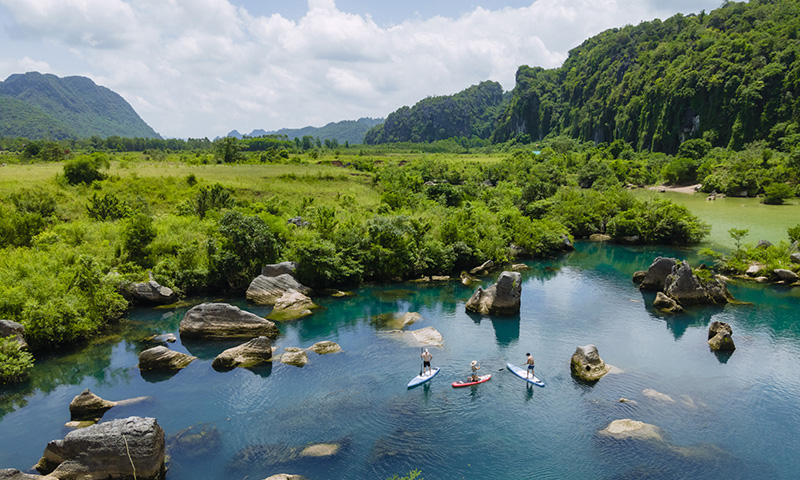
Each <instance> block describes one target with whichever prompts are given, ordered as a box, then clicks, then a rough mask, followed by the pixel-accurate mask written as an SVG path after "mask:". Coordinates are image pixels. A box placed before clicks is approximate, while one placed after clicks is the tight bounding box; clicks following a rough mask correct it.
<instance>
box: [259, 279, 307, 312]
mask: <svg viewBox="0 0 800 480" xmlns="http://www.w3.org/2000/svg"><path fill="white" fill-rule="evenodd" d="M289 290H294V291H297V292H300V293H302V294H303V295H308V294H309V293H311V289H310V288H308V287H306V286H305V285H302V284H301V283H300V282H298V281H297V280H295V278H294V277H293V276H291V275H289V274H288V273H284V274H282V275H278V276H277V277H267V276H264V275H259V276H257V277H256V278H255V279H254V280H253V281H252V282H251V283H250V286H249V287H248V288H247V299H248V300H250V301H252V302H254V303H256V304H258V305H275V302H277V301H278V299H279V298H281V297H282V296H283V294H284V293H286V292H288V291H289Z"/></svg>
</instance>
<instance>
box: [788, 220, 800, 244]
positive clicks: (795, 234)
mask: <svg viewBox="0 0 800 480" xmlns="http://www.w3.org/2000/svg"><path fill="white" fill-rule="evenodd" d="M786 233H787V235H789V241H791V242H798V241H800V223H798V224H797V225H795V226H794V227H789V229H788V230H786Z"/></svg>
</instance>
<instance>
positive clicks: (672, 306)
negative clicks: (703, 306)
mask: <svg viewBox="0 0 800 480" xmlns="http://www.w3.org/2000/svg"><path fill="white" fill-rule="evenodd" d="M653 306H654V307H656V308H657V309H659V310H661V311H662V312H665V313H679V312H682V311H683V307H681V306H680V305H678V302H676V301H675V300H673V299H671V298H669V297H668V296H666V295H665V294H664V292H658V293H657V294H656V299H655V301H653Z"/></svg>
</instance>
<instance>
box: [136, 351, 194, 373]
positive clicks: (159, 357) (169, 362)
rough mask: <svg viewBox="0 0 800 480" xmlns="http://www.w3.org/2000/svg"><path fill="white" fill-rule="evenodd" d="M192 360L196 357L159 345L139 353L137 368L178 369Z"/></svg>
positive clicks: (154, 369)
mask: <svg viewBox="0 0 800 480" xmlns="http://www.w3.org/2000/svg"><path fill="white" fill-rule="evenodd" d="M194 360H197V357H193V356H191V355H187V354H185V353H181V352H175V351H173V350H170V349H169V348H167V347H165V346H163V345H159V346H157V347H153V348H148V349H147V350H145V351H143V352H142V353H140V354H139V370H153V371H160V370H180V369H181V368H184V367H186V366H187V365H189V364H190V363H192V361H194Z"/></svg>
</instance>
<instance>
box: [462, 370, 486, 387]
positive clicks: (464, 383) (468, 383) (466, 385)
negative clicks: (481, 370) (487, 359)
mask: <svg viewBox="0 0 800 480" xmlns="http://www.w3.org/2000/svg"><path fill="white" fill-rule="evenodd" d="M490 378H492V374H491V373H490V374H488V375H481V376H480V377H478V379H479V380H478V381H477V382H472V381H469V382H464V381H462V380H459V381H457V382H453V383H452V385H453V387H454V388H455V387H469V386H470V385H477V384H479V383H483V382H486V381H489V379H490Z"/></svg>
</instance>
